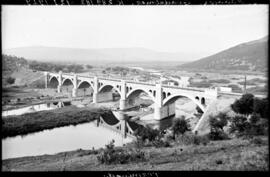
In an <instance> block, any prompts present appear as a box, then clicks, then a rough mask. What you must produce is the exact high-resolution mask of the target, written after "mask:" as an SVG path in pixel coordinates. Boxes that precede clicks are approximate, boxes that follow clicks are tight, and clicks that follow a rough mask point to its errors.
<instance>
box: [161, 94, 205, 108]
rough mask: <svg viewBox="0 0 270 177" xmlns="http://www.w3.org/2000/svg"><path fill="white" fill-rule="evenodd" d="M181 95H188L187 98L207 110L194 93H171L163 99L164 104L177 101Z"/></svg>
mask: <svg viewBox="0 0 270 177" xmlns="http://www.w3.org/2000/svg"><path fill="white" fill-rule="evenodd" d="M180 97H186V98H189V99H190V100H192V101H193V102H194V103H195V104H196V105H197V106H199V107H200V109H201V110H202V111H203V112H205V109H206V108H205V107H204V106H203V105H202V104H201V102H200V101H199V100H197V99H196V98H195V97H194V96H192V95H188V94H183V93H181V94H173V95H170V96H168V97H166V98H165V99H164V100H163V101H162V104H163V105H164V106H165V105H167V104H169V103H171V102H175V101H176V100H177V99H178V98H180Z"/></svg>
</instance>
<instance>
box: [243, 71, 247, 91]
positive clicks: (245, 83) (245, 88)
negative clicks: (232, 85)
mask: <svg viewBox="0 0 270 177" xmlns="http://www.w3.org/2000/svg"><path fill="white" fill-rule="evenodd" d="M246 85H247V75H245V82H244V94H246V93H247V86H246Z"/></svg>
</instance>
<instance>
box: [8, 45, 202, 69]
mask: <svg viewBox="0 0 270 177" xmlns="http://www.w3.org/2000/svg"><path fill="white" fill-rule="evenodd" d="M3 53H5V54H8V55H16V56H20V57H25V58H27V59H30V60H36V61H42V62H56V61H57V62H68V63H84V64H95V65H96V64H104V63H112V62H113V63H115V62H120V63H129V62H153V61H178V62H181V61H188V60H189V59H192V58H196V57H199V56H202V55H201V54H199V53H191V54H188V53H167V52H156V51H153V50H150V49H145V48H103V49H81V48H60V47H43V46H35V47H21V48H13V49H8V50H4V51H3Z"/></svg>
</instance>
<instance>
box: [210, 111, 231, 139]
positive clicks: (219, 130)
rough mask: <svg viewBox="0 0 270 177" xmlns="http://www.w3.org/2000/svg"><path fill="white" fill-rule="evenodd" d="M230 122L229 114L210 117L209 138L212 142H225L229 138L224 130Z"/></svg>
mask: <svg viewBox="0 0 270 177" xmlns="http://www.w3.org/2000/svg"><path fill="white" fill-rule="evenodd" d="M228 120H229V117H228V116H227V114H226V113H222V112H221V113H219V114H218V115H216V116H210V118H209V124H210V133H209V138H210V139H211V140H224V139H227V138H228V136H227V134H226V133H225V132H224V130H223V128H224V127H225V126H226V125H227V124H228Z"/></svg>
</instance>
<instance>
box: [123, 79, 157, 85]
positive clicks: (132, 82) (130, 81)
mask: <svg viewBox="0 0 270 177" xmlns="http://www.w3.org/2000/svg"><path fill="white" fill-rule="evenodd" d="M126 82H127V83H131V84H142V85H149V86H155V84H152V83H148V82H136V81H132V80H126Z"/></svg>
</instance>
